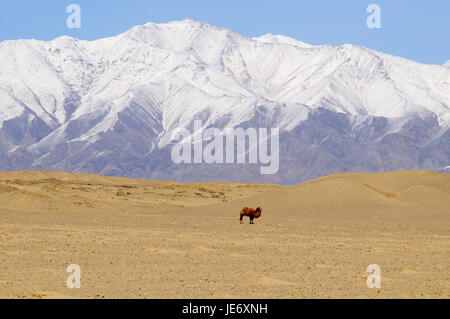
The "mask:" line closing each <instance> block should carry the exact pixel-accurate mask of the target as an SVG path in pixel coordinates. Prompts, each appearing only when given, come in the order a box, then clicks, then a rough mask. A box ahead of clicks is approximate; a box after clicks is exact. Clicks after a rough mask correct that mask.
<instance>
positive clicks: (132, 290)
mask: <svg viewBox="0 0 450 319" xmlns="http://www.w3.org/2000/svg"><path fill="white" fill-rule="evenodd" d="M243 206H250V207H256V206H261V207H262V208H263V213H262V217H261V218H260V219H257V220H256V221H255V224H254V225H250V224H248V220H246V221H245V222H246V223H245V224H243V225H240V224H239V211H240V209H241V208H242V207H243ZM449 257H450V175H448V174H444V173H436V172H430V171H400V172H390V173H375V174H356V173H355V174H338V175H332V176H328V177H324V178H320V179H317V180H314V181H310V182H306V183H303V184H300V185H296V186H290V187H283V186H276V185H261V184H239V183H236V184H232V183H195V184H182V183H176V182H161V181H149V180H133V179H125V178H108V177H103V176H99V175H86V174H71V173H62V172H44V171H26V172H0V297H1V298H449V297H450V286H449V282H450V268H449V264H450V263H449V261H450V258H449ZM70 264H77V265H79V266H80V267H81V285H82V286H81V288H80V289H69V288H67V286H66V279H67V276H68V275H69V274H68V273H67V272H66V268H67V266H68V265H70ZM369 264H378V265H380V267H381V279H382V287H381V289H369V288H367V285H366V278H367V276H368V275H369V273H366V269H367V266H368V265H369Z"/></svg>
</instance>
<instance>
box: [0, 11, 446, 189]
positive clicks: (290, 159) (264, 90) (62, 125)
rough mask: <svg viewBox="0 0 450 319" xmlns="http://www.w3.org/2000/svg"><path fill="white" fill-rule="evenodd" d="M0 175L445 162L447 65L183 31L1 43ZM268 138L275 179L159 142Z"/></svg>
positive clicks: (222, 175) (150, 27)
mask: <svg viewBox="0 0 450 319" xmlns="http://www.w3.org/2000/svg"><path fill="white" fill-rule="evenodd" d="M0 61H1V64H0V170H23V169H46V170H63V171H71V172H87V173H99V174H104V175H109V176H127V177H138V178H153V179H170V180H179V181H199V180H202V181H243V182H251V181H255V182H271V183H280V184H294V183H298V182H301V181H304V180H308V179H312V178H316V177H319V176H323V175H328V174H331V173H337V172H378V171H390V170H399V169H431V170H442V169H444V168H446V167H448V165H450V130H449V127H450V68H449V67H448V63H447V64H446V65H442V66H440V65H424V64H420V63H417V62H413V61H410V60H407V59H403V58H399V57H395V56H390V55H387V54H384V53H381V52H377V51H373V50H370V49H366V48H363V47H359V46H354V45H347V44H346V45H342V46H311V45H308V44H306V43H303V42H300V41H297V40H294V39H291V38H287V37H283V36H276V35H271V34H268V35H265V36H262V37H259V38H246V37H243V36H241V35H239V34H236V33H234V32H232V31H230V30H227V29H224V28H218V27H214V26H211V25H208V24H204V23H201V22H196V21H192V20H184V21H178V22H171V23H167V24H160V25H158V24H151V23H149V24H146V25H144V26H138V27H135V28H133V29H131V30H129V31H127V32H125V33H123V34H121V35H118V36H116V37H112V38H106V39H100V40H96V41H90V42H88V41H81V40H76V39H73V38H69V37H61V38H57V39H55V40H53V41H50V42H42V41H35V40H16V41H4V42H2V43H0ZM195 120H202V123H203V125H204V128H208V127H216V128H219V129H220V130H224V129H225V128H235V127H241V128H249V127H253V128H260V127H267V128H275V127H276V128H279V129H280V144H279V145H280V146H279V170H278V172H277V173H276V174H273V175H262V174H261V173H260V166H261V165H260V164H206V163H203V164H202V163H200V164H176V163H174V162H173V161H172V159H171V150H172V147H173V145H174V141H173V139H172V135H173V132H174V130H177V129H179V128H189V129H192V127H193V122H194V121H195Z"/></svg>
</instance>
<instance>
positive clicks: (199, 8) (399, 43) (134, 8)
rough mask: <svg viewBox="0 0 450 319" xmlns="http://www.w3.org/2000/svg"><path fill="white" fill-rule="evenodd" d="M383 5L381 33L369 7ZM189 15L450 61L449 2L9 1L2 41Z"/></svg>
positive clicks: (94, 34)
mask: <svg viewBox="0 0 450 319" xmlns="http://www.w3.org/2000/svg"><path fill="white" fill-rule="evenodd" d="M72 3H75V4H78V5H80V7H81V14H82V15H81V19H82V20H81V23H82V27H81V29H68V28H67V26H66V19H67V17H68V15H69V14H68V13H66V8H67V6H68V5H69V4H72ZM372 3H376V4H378V5H379V6H380V7H381V19H382V25H381V29H369V28H368V27H367V25H366V19H367V17H368V16H369V13H366V8H367V6H368V5H369V4H372ZM186 17H190V18H192V19H195V20H200V21H204V22H207V23H210V24H214V25H218V26H223V27H227V28H229V29H232V30H233V31H236V32H238V33H240V34H243V35H245V36H259V35H262V34H265V33H273V34H283V35H287V36H290V37H293V38H296V39H298V40H301V41H304V42H307V43H310V44H343V43H351V44H358V45H362V46H366V47H369V48H372V49H375V50H380V51H383V52H386V53H390V54H393V55H398V56H403V57H406V58H409V59H412V60H416V61H419V62H423V63H430V64H442V63H444V62H445V61H446V60H449V59H450V1H449V0H429V1H426V0H371V1H366V0H341V1H340V0H308V1H306V0H277V1H274V0H272V1H266V0H240V1H236V0H228V1H223V0H221V1H218V0H128V1H126V0H121V1H119V0H109V1H104V0H8V1H6V0H3V1H1V3H0V41H3V40H5V39H23V38H25V39H28V38H34V39H40V40H51V39H54V38H56V37H58V36H61V35H69V36H72V37H76V38H79V39H85V40H93V39H98V38H102V37H106V36H112V35H116V34H119V33H121V32H124V31H126V30H128V29H129V28H131V27H133V26H135V25H139V24H145V23H147V22H156V23H160V22H167V21H172V20H181V19H184V18H186Z"/></svg>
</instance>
